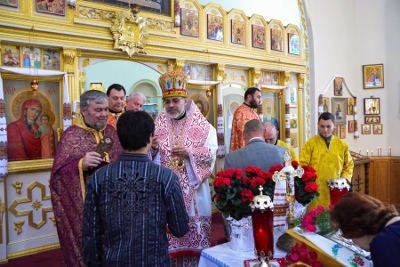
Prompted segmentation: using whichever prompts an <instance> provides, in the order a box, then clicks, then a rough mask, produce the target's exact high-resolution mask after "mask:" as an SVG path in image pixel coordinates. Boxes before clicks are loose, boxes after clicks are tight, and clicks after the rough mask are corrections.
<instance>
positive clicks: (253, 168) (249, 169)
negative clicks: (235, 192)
mask: <svg viewBox="0 0 400 267" xmlns="http://www.w3.org/2000/svg"><path fill="white" fill-rule="evenodd" d="M244 171H245V172H246V173H247V175H249V174H250V173H251V174H253V175H257V174H258V172H259V171H261V169H260V168H258V167H257V166H249V167H247V168H246V169H244Z"/></svg>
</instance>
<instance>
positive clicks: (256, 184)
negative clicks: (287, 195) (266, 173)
mask: <svg viewBox="0 0 400 267" xmlns="http://www.w3.org/2000/svg"><path fill="white" fill-rule="evenodd" d="M250 184H251V187H253V188H258V187H259V186H260V185H262V186H264V185H265V180H264V179H262V178H260V177H256V178H253V179H251V181H250Z"/></svg>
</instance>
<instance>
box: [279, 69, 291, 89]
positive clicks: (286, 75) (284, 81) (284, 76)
mask: <svg viewBox="0 0 400 267" xmlns="http://www.w3.org/2000/svg"><path fill="white" fill-rule="evenodd" d="M289 79H290V71H284V72H282V75H281V82H282V83H281V85H284V86H288V82H289Z"/></svg>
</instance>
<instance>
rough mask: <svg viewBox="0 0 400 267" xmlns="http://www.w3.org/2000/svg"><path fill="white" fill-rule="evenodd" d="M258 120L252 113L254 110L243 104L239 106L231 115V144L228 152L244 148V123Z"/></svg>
mask: <svg viewBox="0 0 400 267" xmlns="http://www.w3.org/2000/svg"><path fill="white" fill-rule="evenodd" d="M254 119H256V120H259V119H260V117H259V116H258V115H257V113H256V112H255V111H254V109H252V108H250V107H248V106H246V105H245V104H242V105H240V106H239V107H238V108H237V109H236V110H235V114H234V115H233V121H232V132H231V144H230V152H233V151H235V150H238V149H240V148H242V147H244V140H243V129H244V125H245V124H246V122H248V121H250V120H254Z"/></svg>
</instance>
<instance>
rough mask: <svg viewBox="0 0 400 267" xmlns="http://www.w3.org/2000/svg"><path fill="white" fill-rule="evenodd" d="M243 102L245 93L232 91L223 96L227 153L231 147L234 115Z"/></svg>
mask: <svg viewBox="0 0 400 267" xmlns="http://www.w3.org/2000/svg"><path fill="white" fill-rule="evenodd" d="M242 103H243V94H240V95H239V94H235V93H233V94H232V93H231V94H227V95H224V96H223V114H224V130H225V131H224V133H225V136H224V139H225V153H229V149H230V147H229V146H230V143H231V133H232V122H233V115H234V114H235V111H236V109H237V108H238V107H239V106H240V105H241V104H242Z"/></svg>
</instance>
